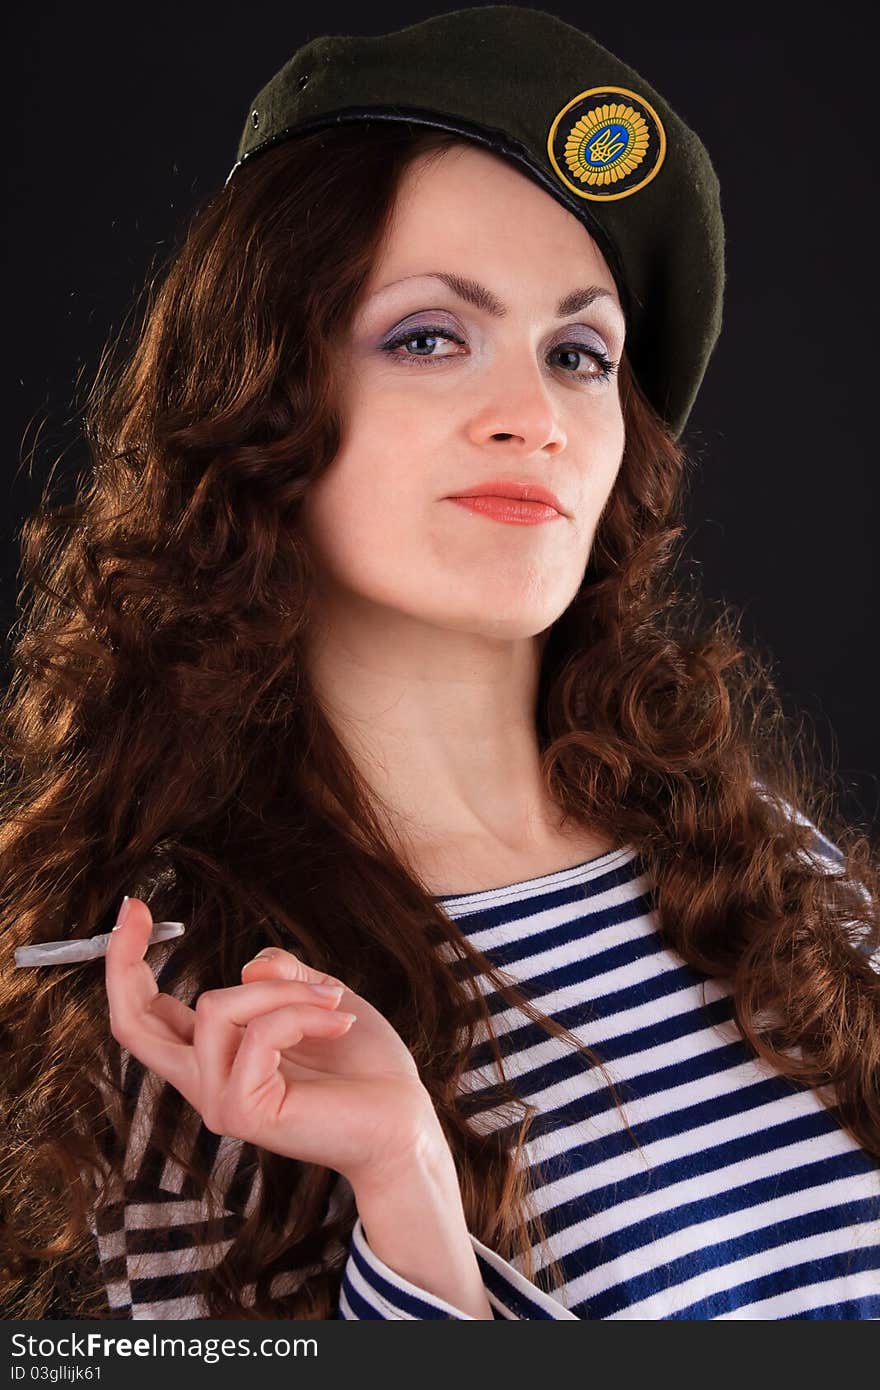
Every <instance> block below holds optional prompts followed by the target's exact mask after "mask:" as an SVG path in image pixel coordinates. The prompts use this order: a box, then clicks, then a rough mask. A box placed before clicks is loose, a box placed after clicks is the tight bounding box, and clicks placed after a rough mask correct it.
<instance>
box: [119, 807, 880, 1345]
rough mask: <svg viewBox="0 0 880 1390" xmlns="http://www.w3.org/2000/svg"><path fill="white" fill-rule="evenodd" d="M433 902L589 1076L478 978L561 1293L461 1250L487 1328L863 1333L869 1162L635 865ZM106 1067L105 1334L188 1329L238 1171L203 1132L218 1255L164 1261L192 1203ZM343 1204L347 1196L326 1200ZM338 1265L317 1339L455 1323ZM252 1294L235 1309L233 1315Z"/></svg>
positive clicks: (873, 1306) (140, 1111)
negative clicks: (758, 1049)
mask: <svg viewBox="0 0 880 1390" xmlns="http://www.w3.org/2000/svg"><path fill="white" fill-rule="evenodd" d="M797 818H798V819H799V820H800V821H801V822H802V823H806V824H810V822H808V821H806V820H805V818H804V817H802V816H800V815H798V817H797ZM814 832H815V841H814V842H815V847H816V848H815V853H816V856H817V858H818V860H819V862H820V863H821V864H822V865H823V866H824V867H825V868H826V869H827V868H829V867H830V868H833V869H834V871H835V872H838V871H839V866H840V864H841V863H842V856H841V854H840V851H839V850H838V849H837V847H836V846H834V845H832V844H830V843H829V841H827V840H826V839H824V838H823V837H822V836H820V835H819V834H818V831H815V827H814ZM435 901H436V902H437V903H438V904H439V906H440V907H441V908H442V910H443V911H444V912H445V913H446V914H447V915H448V916H449V917H450V918H451V919H453V920H455V921H456V922H457V924H458V926H459V928H460V930H461V931H462V933H463V934H465V935H467V936H468V937H469V939H470V940H471V941H472V942H473V944H474V945H475V946H477V947H478V948H479V949H480V950H481V951H482V952H483V953H484V954H485V955H486V956H487V957H488V958H489V959H490V960H491V961H492V963H493V965H495V966H497V967H499V968H500V969H501V970H502V971H503V972H504V973H505V975H506V977H507V978H508V979H510V980H512V981H513V982H515V983H516V984H517V986H518V987H519V988H520V989H521V990H522V991H523V993H525V994H526V996H527V997H528V998H529V999H530V1000H531V1001H532V1002H533V1003H534V1004H536V1005H537V1006H538V1007H539V1008H540V1009H541V1010H542V1011H543V1012H544V1013H545V1014H547V1015H549V1016H551V1017H553V1018H556V1019H558V1020H559V1021H560V1022H562V1023H563V1024H565V1025H566V1027H567V1028H569V1029H570V1030H571V1032H572V1033H573V1034H574V1035H575V1036H576V1037H577V1038H578V1040H579V1041H580V1042H582V1043H583V1044H585V1045H586V1046H588V1047H589V1048H590V1049H591V1050H592V1052H593V1053H594V1054H595V1055H597V1056H598V1058H599V1060H600V1061H601V1063H602V1067H601V1068H591V1067H589V1066H585V1065H584V1061H583V1059H582V1057H580V1056H579V1055H578V1054H577V1053H575V1052H574V1051H573V1050H572V1049H571V1047H570V1045H569V1044H567V1043H565V1042H564V1041H563V1040H561V1039H556V1038H551V1037H548V1035H547V1034H546V1033H545V1032H544V1031H543V1030H542V1029H540V1028H539V1027H537V1025H535V1024H533V1023H532V1022H531V1020H530V1019H529V1018H528V1017H527V1016H526V1015H525V1014H524V1013H523V1012H522V1010H519V1009H511V1008H509V1007H508V1005H507V1004H506V1002H505V1001H504V999H503V998H502V997H500V996H499V995H498V994H497V993H496V992H495V991H494V989H493V988H492V987H491V983H490V982H488V981H485V980H484V977H482V976H481V977H480V978H479V981H478V983H479V984H480V987H481V988H482V989H483V992H484V994H485V995H486V998H487V1002H488V1006H489V1010H490V1013H491V1016H492V1019H493V1023H494V1026H495V1029H496V1032H497V1034H498V1037H499V1042H500V1046H501V1049H502V1055H503V1056H504V1062H505V1070H506V1072H507V1074H508V1076H509V1077H510V1078H511V1080H512V1081H513V1084H514V1086H515V1088H516V1090H517V1093H518V1094H519V1095H520V1096H522V1097H524V1098H525V1099H527V1100H528V1101H529V1102H530V1103H531V1104H532V1105H533V1106H534V1107H535V1108H536V1111H537V1114H536V1117H535V1119H534V1120H533V1122H532V1130H531V1138H530V1141H529V1143H528V1144H527V1145H526V1147H525V1160H524V1161H525V1162H526V1163H527V1165H528V1169H529V1178H530V1183H531V1188H532V1192H533V1196H534V1200H535V1202H536V1204H537V1206H538V1209H539V1210H540V1212H541V1215H542V1218H543V1220H544V1224H545V1230H546V1233H547V1236H548V1246H549V1255H550V1256H551V1257H553V1258H555V1259H556V1260H557V1261H558V1262H559V1265H560V1266H561V1268H562V1271H563V1273H564V1283H563V1284H562V1285H561V1286H558V1287H553V1286H552V1284H551V1281H550V1280H549V1278H548V1277H547V1269H546V1262H545V1259H546V1257H545V1256H544V1255H543V1254H542V1251H541V1248H540V1245H539V1244H538V1241H537V1237H535V1242H534V1246H533V1248H534V1251H535V1260H536V1269H537V1273H536V1276H535V1280H534V1281H530V1280H528V1279H527V1278H526V1277H525V1276H524V1274H523V1273H522V1267H523V1265H522V1261H521V1260H519V1259H515V1260H514V1261H513V1262H508V1261H506V1260H504V1259H502V1258H501V1257H500V1256H499V1255H497V1254H496V1253H495V1252H494V1251H492V1250H491V1249H489V1248H488V1247H487V1246H485V1245H484V1244H483V1243H482V1242H481V1241H479V1240H478V1239H477V1238H476V1237H475V1236H473V1235H471V1241H472V1244H473V1248H474V1251H475V1254H476V1258H477V1263H478V1266H479V1268H480V1272H481V1274H482V1277H483V1282H484V1286H485V1289H486V1293H487V1297H488V1300H489V1303H490V1305H491V1307H492V1310H493V1313H494V1316H495V1317H496V1318H528V1319H532V1318H556V1319H572V1318H575V1319H581V1318H638V1319H667V1318H668V1319H676V1318H687V1319H715V1318H749V1319H774V1320H775V1319H787V1318H811V1319H831V1318H833V1319H869V1318H876V1317H878V1316H880V1163H878V1162H877V1161H876V1160H875V1159H874V1158H872V1157H870V1156H869V1155H868V1154H866V1153H865V1152H864V1150H862V1149H861V1148H860V1147H858V1146H857V1145H856V1144H855V1142H854V1141H853V1140H852V1139H851V1138H850V1137H849V1136H848V1135H847V1134H846V1133H845V1132H844V1130H843V1129H842V1128H841V1127H840V1125H839V1123H838V1121H837V1119H836V1118H835V1115H834V1112H833V1110H831V1109H829V1108H828V1107H827V1106H826V1105H824V1104H823V1103H822V1101H821V1100H820V1099H819V1097H818V1095H817V1094H816V1093H815V1092H814V1091H812V1090H809V1089H805V1088H804V1087H802V1086H799V1085H798V1084H796V1083H794V1082H792V1081H789V1080H787V1079H785V1078H783V1077H782V1076H780V1075H779V1074H778V1073H777V1072H775V1071H773V1070H771V1069H770V1068H769V1067H768V1066H767V1065H766V1064H765V1063H763V1062H762V1061H760V1060H758V1059H757V1058H756V1057H755V1055H754V1053H753V1052H752V1051H751V1050H750V1049H749V1047H748V1046H747V1045H746V1044H745V1043H744V1042H743V1040H742V1038H741V1036H740V1034H739V1032H738V1030H737V1028H736V1026H735V1024H734V1021H733V1008H732V1001H731V997H730V992H729V990H728V988H727V987H726V986H725V984H724V983H723V982H721V981H718V980H713V979H708V978H707V977H705V976H703V975H701V974H700V973H699V972H698V971H696V970H693V969H691V968H690V967H689V966H687V965H686V964H685V963H684V962H683V961H682V960H681V958H680V957H678V956H677V955H676V954H675V953H674V952H673V951H672V950H670V949H669V948H668V947H667V946H666V945H665V944H664V941H663V939H662V936H661V933H660V931H659V922H658V918H657V913H656V911H655V909H654V908H653V906H652V893H651V885H650V883H649V882H648V880H647V878H646V876H645V874H644V873H643V871H642V866H641V864H640V861H639V856H638V852H637V850H636V849H635V848H624V849H618V850H613V851H611V852H609V853H607V854H604V855H601V856H599V857H598V858H595V859H591V860H589V861H588V862H587V863H584V864H581V865H579V866H578V867H576V868H569V869H562V870H559V871H558V872H555V873H550V874H547V875H545V876H543V877H539V878H534V879H529V880H526V881H523V882H520V883H515V884H511V885H508V886H506V887H503V888H497V889H488V890H486V891H482V892H477V893H470V894H463V895H460V896H452V895H446V896H442V897H438V898H437V899H436V900H435ZM439 949H440V950H441V951H443V952H450V951H451V948H450V947H449V945H448V944H445V943H444V944H443V945H441V946H440V947H439ZM158 978H159V985H160V988H162V972H161V971H160V973H159V977H158ZM188 1002H189V1001H188ZM123 1057H124V1058H125V1067H126V1068H127V1071H128V1075H129V1077H132V1076H137V1078H138V1080H137V1083H136V1084H137V1088H138V1089H137V1094H136V1096H134V1097H133V1102H134V1104H135V1107H136V1118H137V1119H138V1120H139V1132H140V1140H138V1138H137V1136H136V1130H137V1129H138V1126H136V1127H135V1129H134V1130H133V1139H132V1144H131V1146H130V1150H129V1153H128V1155H127V1158H126V1166H125V1181H124V1184H123V1188H122V1190H120V1191H119V1192H118V1193H117V1197H116V1200H115V1201H114V1202H113V1204H112V1205H111V1207H110V1208H109V1210H108V1211H107V1212H106V1213H104V1214H103V1215H102V1217H101V1219H100V1223H99V1224H98V1225H94V1224H93V1232H94V1234H95V1237H96V1241H97V1249H98V1255H99V1258H100V1260H101V1264H102V1268H103V1273H104V1277H105V1281H106V1288H107V1297H108V1305H109V1310H110V1311H109V1316H111V1317H113V1316H115V1317H128V1318H144V1319H147V1318H169V1319H176V1318H203V1317H206V1316H208V1314H207V1311H206V1309H205V1306H204V1303H203V1301H202V1298H201V1296H200V1295H199V1294H198V1292H197V1291H196V1287H195V1282H194V1281H195V1277H196V1276H195V1271H197V1270H198V1269H200V1268H204V1267H206V1266H207V1265H209V1264H210V1263H211V1262H213V1261H217V1260H219V1259H220V1258H221V1256H222V1254H223V1253H224V1251H225V1250H226V1249H228V1247H229V1244H230V1243H231V1238H232V1236H233V1234H234V1229H235V1222H236V1220H239V1221H240V1220H241V1216H240V1213H241V1210H242V1206H243V1207H244V1209H246V1210H250V1207H251V1204H252V1203H253V1202H254V1201H256V1198H257V1196H258V1191H257V1184H258V1182H259V1174H258V1173H257V1172H256V1170H255V1168H254V1162H253V1153H254V1151H253V1149H252V1147H251V1146H249V1145H247V1144H245V1143H242V1142H241V1141H239V1140H233V1139H230V1138H220V1137H219V1136H216V1135H211V1134H209V1133H208V1131H207V1130H205V1129H204V1127H203V1126H202V1127H201V1129H200V1130H199V1131H198V1134H197V1137H196V1140H195V1142H196V1143H198V1144H199V1145H200V1150H201V1151H202V1152H203V1153H209V1154H213V1155H214V1172H215V1175H216V1176H217V1179H218V1181H219V1182H220V1184H221V1187H222V1189H223V1190H224V1191H227V1192H229V1193H230V1194H231V1193H233V1192H234V1193H235V1197H236V1200H235V1201H230V1203H229V1210H228V1211H227V1212H226V1215H225V1216H224V1223H225V1224H224V1228H223V1230H222V1231H221V1232H217V1231H216V1229H211V1230H210V1232H209V1229H208V1226H207V1224H206V1226H205V1239H204V1241H203V1242H196V1244H195V1245H192V1244H190V1245H187V1246H185V1247H184V1248H178V1247H179V1246H180V1244H181V1242H180V1240H179V1239H175V1226H176V1224H178V1223H180V1222H182V1221H191V1220H194V1219H195V1220H198V1218H199V1212H200V1207H199V1200H198V1198H197V1196H196V1195H194V1194H191V1193H189V1192H188V1191H187V1189H186V1184H185V1181H184V1179H183V1177H182V1175H181V1173H180V1170H179V1169H177V1168H176V1167H175V1166H172V1165H170V1164H168V1163H164V1167H163V1168H162V1169H161V1171H157V1170H156V1169H155V1168H152V1169H150V1168H149V1166H148V1160H147V1159H146V1158H145V1157H144V1148H143V1141H144V1139H145V1137H146V1136H147V1135H148V1133H149V1124H150V1115H151V1113H152V1108H151V1107H152V1106H153V1105H154V1104H155V1103H156V1099H157V1097H158V1094H159V1090H158V1088H159V1087H161V1088H162V1089H163V1090H164V1091H166V1092H167V1091H168V1090H169V1089H170V1088H168V1087H167V1086H164V1085H163V1083H161V1082H159V1081H158V1078H154V1077H152V1074H151V1073H148V1072H144V1071H143V1069H142V1068H140V1064H136V1067H135V1068H131V1067H130V1061H131V1059H129V1058H127V1057H126V1055H125V1054H124V1053H123ZM603 1073H604V1074H603ZM609 1081H610V1082H612V1083H613V1085H614V1088H615V1092H616V1095H617V1100H618V1101H619V1102H621V1104H622V1109H623V1114H621V1109H620V1107H619V1106H618V1104H617V1103H616V1102H615V1098H614V1095H612V1092H611V1089H610V1087H609ZM496 1082H497V1075H496V1073H495V1067H494V1062H493V1059H492V1057H491V1053H490V1051H489V1048H488V1045H487V1042H486V1036H485V1034H482V1036H480V1035H478V1040H477V1044H476V1046H475V1049H474V1052H473V1054H472V1056H471V1057H470V1058H469V1069H468V1071H467V1073H466V1075H465V1076H464V1077H463V1078H462V1088H463V1091H466V1092H467V1094H468V1113H469V1114H472V1115H474V1116H477V1115H478V1116H479V1125H480V1127H481V1128H482V1129H483V1130H485V1129H488V1128H490V1127H494V1126H495V1125H500V1124H501V1123H502V1119H501V1117H500V1116H496V1115H495V1114H494V1112H493V1110H492V1108H491V1104H490V1103H489V1102H487V1104H486V1105H485V1106H484V1107H482V1108H481V1107H480V1104H479V1095H480V1092H481V1090H485V1091H486V1093H487V1095H488V1094H489V1089H490V1087H493V1085H494V1083H496ZM148 1093H149V1095H148ZM506 1122H507V1123H509V1115H508V1116H507V1118H506ZM627 1126H628V1128H627ZM634 1141H635V1142H634ZM163 1162H164V1161H163ZM343 1190H347V1191H348V1193H349V1194H350V1188H348V1187H347V1184H346V1183H345V1180H344V1179H342V1178H340V1179H339V1184H338V1185H337V1193H338V1194H340V1195H341V1193H342V1192H343ZM333 1205H334V1203H333V1201H332V1200H331V1210H332V1209H333ZM236 1211H237V1212H239V1216H238V1217H236V1216H235V1212H236ZM209 1237H210V1238H209ZM341 1253H342V1259H343V1260H344V1262H345V1263H344V1272H343V1277H342V1285H341V1290H340V1298H339V1304H338V1308H337V1309H336V1312H335V1316H336V1317H337V1318H344V1319H365V1318H366V1319H396V1318H402V1319H413V1318H415V1319H423V1318H468V1317H469V1314H467V1313H465V1312H463V1311H462V1310H461V1309H459V1308H456V1307H455V1305H454V1304H450V1303H448V1302H446V1301H445V1300H444V1299H442V1298H439V1297H437V1296H436V1295H434V1294H432V1293H430V1292H427V1291H426V1290H424V1289H421V1288H419V1287H418V1286H416V1285H414V1284H412V1283H411V1282H410V1281H409V1280H407V1279H404V1278H403V1277H401V1276H400V1275H399V1274H397V1273H396V1272H395V1271H394V1270H392V1269H390V1268H389V1267H388V1266H387V1265H386V1264H385V1263H384V1262H383V1261H382V1260H380V1259H379V1258H378V1257H377V1256H376V1255H375V1253H374V1252H373V1251H372V1250H371V1248H370V1245H369V1243H368V1241H367V1238H366V1234H365V1232H364V1228H363V1226H362V1225H361V1222H360V1220H359V1219H358V1220H357V1221H356V1223H355V1226H354V1230H353V1232H352V1236H351V1241H350V1244H349V1247H348V1249H347V1251H343V1252H341ZM303 1278H304V1274H303V1271H302V1270H299V1271H296V1270H291V1272H290V1274H289V1275H284V1274H282V1275H278V1276H276V1279H275V1282H274V1284H273V1286H272V1293H273V1294H274V1295H276V1296H278V1297H283V1296H284V1294H285V1293H286V1292H290V1291H291V1290H292V1289H294V1288H295V1287H297V1285H298V1284H300V1283H302V1281H303ZM252 1295H253V1290H252V1287H251V1288H249V1289H245V1290H244V1291H243V1297H244V1299H245V1301H246V1302H247V1301H248V1300H249V1297H252Z"/></svg>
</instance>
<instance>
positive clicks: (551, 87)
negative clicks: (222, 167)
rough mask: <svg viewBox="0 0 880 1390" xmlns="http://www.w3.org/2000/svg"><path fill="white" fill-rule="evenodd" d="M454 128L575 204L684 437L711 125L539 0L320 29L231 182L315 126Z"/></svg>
mask: <svg viewBox="0 0 880 1390" xmlns="http://www.w3.org/2000/svg"><path fill="white" fill-rule="evenodd" d="M352 121H369V122H380V121H395V122H403V123H406V124H410V125H425V126H432V127H436V128H437V129H440V130H448V131H452V132H455V133H457V134H459V135H461V136H462V137H464V138H466V139H469V140H473V141H475V142H476V143H479V144H481V145H483V146H485V147H487V148H488V149H491V150H492V151H493V152H494V153H496V154H498V155H500V156H501V157H503V158H506V159H509V160H511V161H512V162H513V163H514V164H515V165H516V166H517V168H518V169H519V170H520V172H521V173H523V174H524V175H526V176H527V177H530V178H532V179H533V180H534V181H535V182H537V183H538V184H540V186H541V187H542V188H543V189H544V190H545V191H546V192H548V193H549V194H550V195H551V196H552V197H554V198H555V199H556V200H557V201H558V202H559V203H561V204H562V206H563V207H565V208H567V209H568V210H569V211H570V212H571V213H573V214H574V216H575V217H577V218H578V219H579V220H580V221H581V223H582V224H583V225H584V227H585V228H586V229H587V231H588V232H589V234H590V236H591V237H592V238H593V239H594V241H595V243H596V245H597V247H598V249H599V251H600V252H601V254H602V255H603V256H604V258H605V261H606V263H607V265H608V268H609V270H610V272H611V274H612V275H613V277H614V280H615V283H616V285H617V290H618V294H619V296H620V301H621V306H622V308H623V311H624V314H625V316H626V323H627V338H626V350H627V355H628V357H629V361H630V364H631V366H632V370H633V373H634V375H635V377H636V380H637V381H638V383H639V385H640V386H641V388H642V390H643V391H644V393H645V395H646V396H647V398H648V400H649V401H650V402H651V404H652V406H653V407H654V409H655V410H656V411H657V413H658V414H659V415H660V417H661V419H663V420H664V421H665V423H666V425H667V427H668V428H669V430H670V432H671V433H672V435H673V436H674V437H675V438H678V437H679V436H680V434H681V432H682V430H683V429H684V426H685V424H686V422H687V419H688V416H689V414H690V411H691V408H692V406H693V402H694V400H695V398H696V395H697V392H698V390H699V387H700V383H701V381H702V379H703V376H704V374H705V371H706V367H707V365H708V362H709V358H710V356H711V354H712V351H713V349H714V347H715V344H716V342H717V339H718V335H719V333H720V331H721V318H722V307H723V295H724V224H723V220H722V215H721V205H720V189H719V184H718V178H717V176H716V173H715V170H714V168H713V166H712V162H711V159H710V157H709V154H708V152H707V150H706V148H705V146H704V145H703V143H702V141H701V140H700V139H699V137H698V136H697V135H696V133H695V132H694V131H693V130H691V129H690V128H689V127H688V126H687V125H686V124H685V123H684V121H683V120H682V119H681V118H680V117H679V116H678V115H677V114H676V113H675V111H674V110H673V109H672V107H671V106H670V105H669V103H668V102H667V101H666V100H665V99H664V97H662V96H661V95H660V93H659V92H657V91H656V90H655V89H654V88H653V87H652V86H650V85H649V84H648V83H647V82H646V81H645V80H644V79H643V78H642V77H641V76H640V75H639V74H638V73H637V72H636V71H635V70H634V69H633V68H631V67H629V66H628V65H627V64H626V63H624V62H623V61H622V60H621V59H619V58H617V57H616V56H615V55H614V54H612V53H610V52H609V51H608V50H607V49H605V48H603V47H602V45H601V44H599V43H597V42H596V40H595V39H593V38H592V37H591V36H590V35H589V34H585V33H582V32H581V31H580V30H579V29H576V28H574V27H573V26H572V25H570V24H568V23H566V22H565V21H564V20H561V19H559V18H557V17H556V16H555V15H551V14H548V13H546V12H545V11H543V10H532V9H526V8H525V7H523V6H519V5H484V6H480V7H477V8H472V9H465V10H454V11H451V12H449V13H447V14H440V15H435V16H433V17H431V18H430V19H426V20H423V21H421V22H420V23H418V24H413V25H410V26H409V27H407V28H405V29H400V30H396V31H394V32H392V33H389V34H379V35H340V34H333V35H322V36H321V37H319V38H316V39H312V40H310V41H309V42H308V43H306V44H304V45H303V46H302V47H301V48H299V49H298V50H297V51H296V52H295V53H294V54H293V56H292V57H291V58H290V59H289V61H288V62H286V63H285V64H284V66H283V67H282V68H281V69H280V70H279V71H278V72H277V73H276V74H275V76H274V77H272V79H271V80H270V81H269V82H268V83H267V85H266V86H264V87H263V88H262V89H261V91H260V92H259V93H258V94H257V96H256V97H255V99H254V100H253V102H252V103H251V105H250V107H249V108H248V114H247V117H246V120H245V124H244V130H243V133H242V136H241V140H240V142H239V146H238V153H237V158H236V163H235V164H234V166H233V168H232V169H231V171H230V173H229V176H228V178H227V183H229V182H230V180H231V179H233V177H234V175H235V174H236V172H237V171H238V170H239V169H240V168H242V167H243V166H245V165H247V163H248V161H249V160H251V159H253V158H254V157H255V156H257V155H259V154H260V153H261V152H263V151H264V150H267V149H270V148H272V147H274V146H276V145H278V144H280V143H281V142H282V141H285V140H289V139H291V138H293V137H295V136H297V135H300V134H304V133H306V132H308V131H312V130H317V129H320V128H322V127H327V126H330V125H336V124H341V123H345V122H352Z"/></svg>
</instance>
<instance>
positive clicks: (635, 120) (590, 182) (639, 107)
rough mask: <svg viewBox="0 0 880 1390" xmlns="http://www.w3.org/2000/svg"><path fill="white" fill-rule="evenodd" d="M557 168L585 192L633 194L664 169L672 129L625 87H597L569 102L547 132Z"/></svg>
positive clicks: (611, 196)
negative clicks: (667, 135) (667, 130)
mask: <svg viewBox="0 0 880 1390" xmlns="http://www.w3.org/2000/svg"><path fill="white" fill-rule="evenodd" d="M547 153H548V155H549V156H550V163H551V164H552V166H553V168H554V170H555V172H556V174H557V175H558V176H559V178H560V179H561V180H562V182H563V183H564V184H565V186H566V188H568V189H570V190H571V192H572V193H575V194H577V196H578V197H579V198H590V199H593V200H595V201H599V202H611V201H613V200H615V199H617V198H628V197H629V196H630V194H632V193H637V192H638V190H639V189H640V188H644V187H645V185H646V184H648V183H650V182H651V180H652V179H653V178H654V177H655V176H656V175H657V174H658V173H659V171H660V166H661V165H662V163H663V160H664V157H665V155H666V132H665V130H664V129H663V123H662V122H661V120H660V117H659V116H658V115H657V112H656V111H655V110H654V108H653V106H651V105H650V103H649V102H647V101H645V99H644V97H640V96H639V94H638V93H637V92H631V91H629V90H628V89H627V88H625V87H591V88H590V89H589V90H588V91H586V92H580V93H579V94H578V95H577V96H576V97H573V98H572V99H571V101H568V102H566V104H565V106H563V108H562V110H561V111H560V112H558V114H557V115H556V116H555V118H554V120H553V124H552V125H551V127H550V132H549V135H548V137H547Z"/></svg>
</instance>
